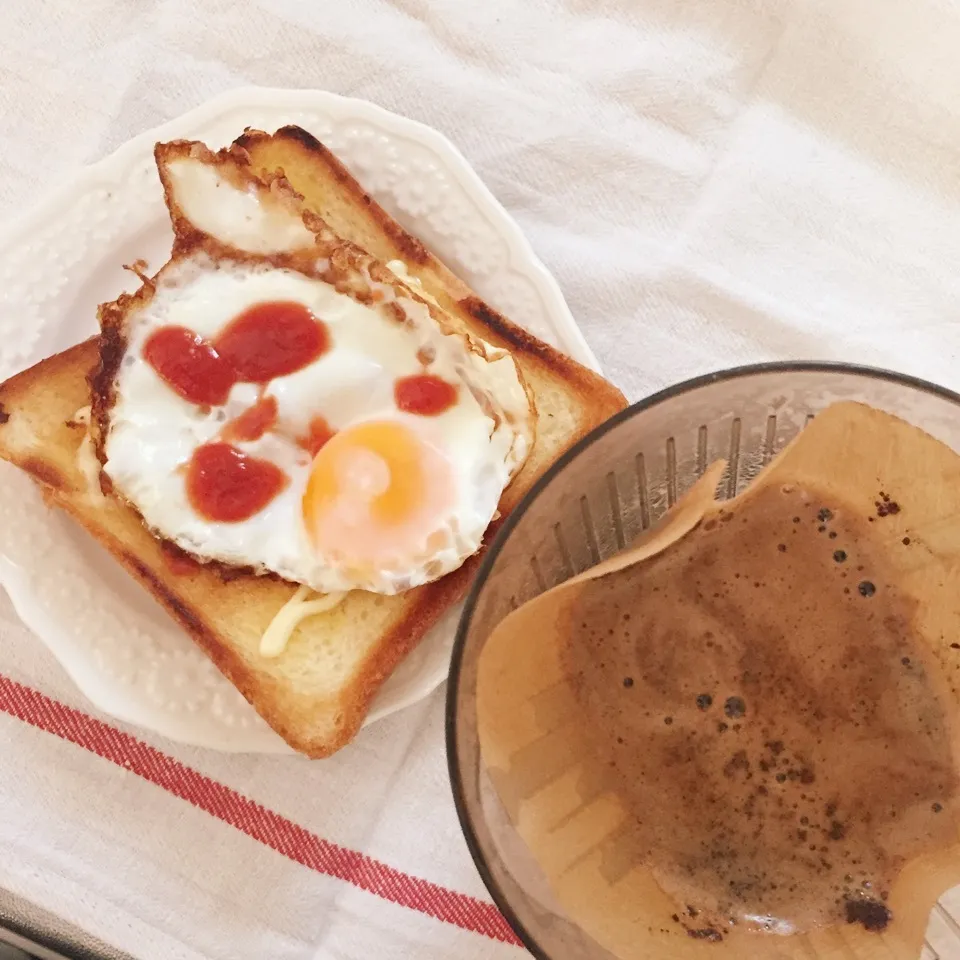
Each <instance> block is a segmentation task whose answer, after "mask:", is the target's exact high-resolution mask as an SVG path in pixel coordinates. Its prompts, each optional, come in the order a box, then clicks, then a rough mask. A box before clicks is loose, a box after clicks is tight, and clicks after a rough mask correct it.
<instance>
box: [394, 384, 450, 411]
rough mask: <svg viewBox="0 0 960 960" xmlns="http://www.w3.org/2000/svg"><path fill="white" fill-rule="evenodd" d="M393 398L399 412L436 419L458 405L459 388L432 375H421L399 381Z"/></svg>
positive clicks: (395, 385) (395, 386)
mask: <svg viewBox="0 0 960 960" xmlns="http://www.w3.org/2000/svg"><path fill="white" fill-rule="evenodd" d="M393 398H394V400H395V401H396V404H397V409H398V410H403V411H404V412H405V413H418V414H420V415H421V416H423V417H435V416H437V415H438V414H440V413H443V412H444V411H445V410H449V409H450V407H452V406H453V405H454V403H456V400H457V388H456V387H455V386H454V385H453V384H452V383H447V381H446V380H441V379H440V377H437V376H434V375H433V374H432V373H419V374H415V375H414V376H412V377H401V378H400V379H399V380H397V382H396V383H395V384H394V385H393Z"/></svg>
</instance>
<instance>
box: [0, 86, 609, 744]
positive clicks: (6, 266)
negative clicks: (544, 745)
mask: <svg viewBox="0 0 960 960" xmlns="http://www.w3.org/2000/svg"><path fill="white" fill-rule="evenodd" d="M291 123H292V124H298V125H299V126H301V127H303V128H305V129H306V130H308V131H309V132H310V133H312V134H313V135H314V136H315V137H317V138H318V139H319V140H322V141H323V142H324V143H325V144H327V145H328V146H329V147H330V148H331V149H332V150H333V151H334V152H335V153H336V154H337V155H338V156H339V157H341V159H343V160H344V161H345V163H346V164H347V165H348V166H349V167H350V168H351V169H352V170H353V171H354V172H355V173H356V175H357V177H358V179H359V180H360V181H361V182H362V183H363V185H364V186H365V188H366V189H367V190H369V191H370V193H371V194H373V196H374V197H375V198H376V199H377V200H378V201H379V202H380V203H381V204H382V205H383V206H384V207H385V208H386V209H387V211H388V212H389V213H391V214H392V215H393V216H395V217H396V218H397V219H398V220H399V221H400V222H401V223H402V224H403V225H404V226H405V227H407V228H408V229H409V230H410V231H411V232H412V233H414V234H415V235H417V236H419V237H420V238H421V239H422V240H423V241H424V242H425V243H426V244H427V245H428V246H429V247H431V248H432V249H433V250H435V251H436V252H437V254H438V255H439V256H440V257H441V259H443V260H444V261H445V262H446V263H447V264H448V265H449V266H450V267H451V269H452V270H454V271H455V272H456V273H458V274H459V275H460V276H461V277H462V278H463V279H464V280H465V281H466V282H467V283H468V284H469V285H470V286H471V287H473V288H474V289H475V290H476V291H477V292H478V293H479V294H480V295H481V296H482V297H484V298H485V299H487V300H488V301H489V302H490V303H491V304H492V305H493V306H495V307H497V308H499V309H500V310H502V311H503V312H504V313H505V314H506V315H507V316H509V317H511V318H512V319H513V320H514V321H515V322H516V323H519V324H521V325H522V326H524V327H526V328H527V329H528V330H530V331H531V332H533V333H535V334H536V335H537V336H539V337H541V338H542V339H544V340H546V341H548V342H550V343H553V344H555V345H557V346H559V347H560V348H561V349H563V350H564V351H566V352H567V353H569V354H570V355H571V356H573V357H575V358H576V359H578V360H580V361H581V362H582V363H585V364H587V365H589V366H591V367H594V368H596V360H595V359H594V357H593V355H592V354H591V352H590V350H589V348H588V347H587V345H586V342H585V341H584V339H583V337H582V335H581V334H580V331H579V330H578V329H577V326H576V324H575V323H574V322H573V318H572V317H571V316H570V313H569V311H568V310H567V307H566V304H565V303H564V301H563V297H562V295H561V293H560V290H559V288H558V286H557V284H556V282H555V281H554V280H553V278H552V277H551V276H550V275H549V274H548V273H547V271H546V269H545V268H544V267H543V265H542V264H541V263H540V261H539V260H537V258H536V256H535V255H534V253H533V251H532V250H531V249H530V247H529V245H528V244H527V242H526V240H525V239H524V238H523V236H522V234H521V233H520V231H519V229H518V228H517V225H516V224H515V223H514V222H513V220H511V219H510V217H509V216H508V214H507V213H506V211H504V209H503V208H502V207H501V206H500V205H499V204H498V203H497V201H496V200H495V199H494V198H493V196H492V195H491V194H490V192H489V191H488V190H487V189H486V187H484V185H483V184H482V183H481V182H480V180H479V179H478V177H477V176H476V174H475V173H474V172H473V171H472V170H471V169H470V167H469V166H468V164H467V162H466V161H465V160H464V158H463V157H462V156H461V154H460V153H459V152H458V151H457V150H456V148H455V147H454V146H453V145H452V144H451V143H450V142H449V141H448V140H446V139H445V138H444V137H443V136H441V135H440V134H439V133H437V132H436V131H435V130H432V129H430V128H429V127H425V126H423V125H422V124H419V123H415V122H414V121H412V120H407V119H404V118H403V117H399V116H397V115H396V114H393V113H388V112H387V111H386V110H383V109H381V108H379V107H376V106H374V105H372V104H369V103H366V102H364V101H360V100H352V99H346V98H343V97H339V96H335V95H333V94H329V93H322V92H319V91H309V90H297V91H293V90H267V89H259V88H250V89H244V90H238V91H235V92H232V93H229V94H227V95H225V96H221V97H218V98H217V99H215V100H213V101H211V102H210V103H208V104H206V105H205V106H203V107H200V108H199V109H197V110H193V111H191V112H190V113H188V114H186V115H185V116H183V117H181V118H180V119H179V120H174V121H172V122H171V123H168V124H165V125H164V126H162V127H158V128H156V129H155V130H151V131H149V132H147V133H145V134H143V135H141V136H139V137H136V138H135V139H134V140H131V141H130V142H129V143H127V144H126V145H124V146H123V147H121V148H120V149H119V150H117V152H116V153H114V154H113V155H112V156H110V157H107V158H106V159H105V160H102V161H100V162H99V163H97V164H95V165H94V166H92V167H88V168H86V169H85V170H83V171H81V172H80V174H79V175H77V176H76V177H75V178H74V179H73V180H72V181H71V182H70V183H67V184H65V185H64V186H63V187H61V188H60V189H59V190H58V191H57V192H56V193H54V194H53V195H52V196H50V197H49V198H48V199H47V201H46V202H45V203H43V204H42V205H41V206H39V207H38V208H37V209H35V210H34V211H33V212H32V213H30V214H29V215H28V216H27V217H25V218H24V219H23V220H21V221H20V222H19V223H17V224H16V225H15V226H14V227H13V228H12V229H10V230H8V231H6V232H5V233H4V235H3V236H2V238H0V291H2V297H3V308H2V313H0V379H4V378H6V377H7V376H9V375H10V374H12V373H15V372H16V371H17V370H20V369H23V368H24V367H26V366H29V365H30V364H32V363H34V362H36V361H37V360H40V359H41V358H43V357H46V356H49V355H50V354H52V353H55V352H57V351H59V350H63V349H64V348H66V347H69V346H71V345H72V344H74V343H78V342H79V341H80V340H83V339H85V338H86V337H88V336H89V335H90V334H92V333H94V332H95V329H96V322H95V316H96V306H97V304H98V303H100V302H102V301H105V300H112V299H114V298H115V297H116V296H117V295H118V293H119V292H120V291H121V290H122V289H132V287H133V285H134V284H133V283H132V282H131V281H132V278H131V276H130V275H129V274H127V273H126V272H125V271H124V270H123V269H122V267H121V265H122V264H124V263H129V262H131V261H132V260H134V259H136V258H138V257H142V258H144V259H146V260H147V262H148V263H149V264H150V265H151V266H152V267H154V268H156V267H159V266H160V265H161V264H162V263H163V262H164V261H165V260H166V259H167V256H168V254H169V250H170V242H171V233H170V229H169V225H168V221H167V215H166V209H165V208H164V205H163V195H162V192H161V189H160V184H159V181H158V180H157V175H156V170H155V167H154V164H153V156H152V151H153V145H154V143H156V142H157V141H158V140H172V139H175V138H179V137H182V138H189V139H199V140H203V141H205V142H206V143H207V144H208V145H209V146H211V147H213V148H219V147H222V146H225V145H226V144H228V143H230V142H231V141H232V140H233V139H235V138H236V137H237V136H238V135H239V134H240V133H241V132H242V131H243V129H244V128H245V127H248V126H250V127H255V128H259V129H262V130H268V131H273V130H275V129H277V128H278V127H281V126H284V125H285V124H291ZM0 582H2V583H3V585H4V587H6V589H7V591H8V593H9V594H10V597H11V598H12V600H13V603H14V606H15V607H16V609H17V612H18V613H19V614H20V616H21V617H22V618H23V620H24V621H25V622H26V624H27V625H28V626H29V627H30V628H31V629H32V630H33V631H34V632H35V633H36V634H37V636H38V637H40V639H41V640H43V642H44V643H46V645H47V646H48V647H49V648H50V650H51V651H52V652H53V654H54V655H55V656H56V657H57V658H58V659H59V660H60V662H61V663H62V664H63V666H64V667H65V668H66V670H67V671H68V672H69V673H70V675H71V676H72V677H73V679H74V681H75V682H76V684H77V686H78V687H80V689H81V690H82V691H83V693H84V694H86V696H87V697H88V698H89V699H90V700H91V701H92V702H93V703H94V704H95V705H96V706H97V707H99V708H100V709H101V710H104V711H106V712H107V713H109V714H112V715H113V716H115V717H117V718H119V719H121V720H125V721H128V722H130V723H135V724H138V725H140V726H143V727H146V728H149V729H150V730H154V731H156V732H157V733H160V734H163V735H164V736H167V737H170V738H172V739H174V740H179V741H182V742H185V743H191V744H196V745H198V746H205V747H213V748H216V749H221V750H232V751H258V752H286V751H288V749H289V748H288V747H287V746H286V744H284V743H283V741H282V740H281V739H280V738H279V737H278V736H277V735H276V734H275V733H274V732H273V731H272V730H270V728H269V727H267V725H266V724H265V723H264V722H263V721H262V720H261V719H260V717H259V716H257V714H256V713H255V712H254V710H253V708H252V707H250V705H249V704H248V703H247V702H246V701H245V700H244V699H243V698H242V697H241V696H240V694H239V693H238V692H237V691H236V690H235V689H234V688H233V687H232V686H231V685H230V684H229V683H228V682H227V681H226V680H225V679H224V678H223V677H222V676H221V675H220V673H219V672H218V671H217V670H216V668H215V667H214V666H213V664H212V663H211V662H210V661H209V660H207V658H206V657H205V656H204V655H203V654H202V653H201V652H200V650H199V649H198V648H196V647H195V646H194V645H193V643H192V642H191V641H190V639H189V638H188V637H187V636H186V635H185V634H184V633H183V632H182V631H181V630H180V629H179V628H178V627H177V626H175V625H174V624H173V622H172V621H171V620H170V619H169V618H168V617H167V615H166V614H165V613H164V612H163V610H162V609H161V608H160V607H159V606H158V605H157V604H156V603H155V602H154V600H153V598H152V597H150V596H149V595H148V594H147V593H146V592H145V591H143V590H142V589H141V588H140V587H139V586H138V585H137V584H136V583H135V582H134V581H133V580H131V579H130V578H129V577H128V576H127V574H126V573H125V572H124V571H123V570H122V569H121V568H120V567H119V566H118V565H117V564H116V563H115V562H114V561H113V560H112V559H111V557H110V556H109V555H108V554H107V553H106V552H105V551H104V550H103V549H102V548H100V547H99V545H98V544H97V543H96V542H95V541H93V540H92V539H91V538H90V537H88V536H87V535H86V534H85V533H84V532H83V531H82V530H80V529H79V528H78V527H76V526H75V525H74V524H73V523H72V522H71V521H70V520H68V519H67V518H66V517H65V516H63V515H61V514H60V513H59V512H57V511H51V510H48V509H47V508H46V507H45V506H44V504H43V502H42V500H41V497H40V495H39V492H38V491H37V490H36V489H35V487H34V485H33V484H32V483H31V481H30V480H29V479H28V478H27V477H26V476H24V475H22V474H21V473H20V472H19V471H18V470H16V469H15V468H13V467H10V466H9V465H7V464H0ZM457 613H458V611H452V612H451V614H450V615H449V616H448V617H447V618H445V620H444V621H443V622H442V623H441V624H440V625H438V626H437V627H436V628H435V629H434V630H432V631H431V632H430V634H429V635H428V636H427V637H426V638H425V639H424V641H423V642H422V643H421V644H420V646H419V647H418V648H417V649H416V650H415V651H414V652H413V653H412V654H411V655H410V656H409V657H407V659H406V660H405V661H404V662H403V663H402V664H401V665H400V667H398V669H397V670H396V671H395V673H394V674H393V676H391V677H390V679H389V680H388V681H387V683H386V684H384V686H383V688H382V690H381V691H380V693H379V694H378V696H377V698H376V701H375V702H374V705H373V710H372V711H371V713H370V715H369V716H368V718H367V723H372V722H373V721H374V720H377V719H379V718H381V717H384V716H386V715H387V714H389V713H392V712H394V711H395V710H399V709H401V708H402V707H405V706H407V705H409V704H411V703H414V702H416V701H417V700H420V699H422V698H423V697H425V696H427V694H429V693H430V692H431V691H433V690H434V689H435V688H436V687H437V686H438V685H439V684H440V683H442V682H443V680H444V679H445V678H446V675H447V668H448V665H449V653H450V645H451V642H452V639H453V633H454V629H455V626H456V615H457Z"/></svg>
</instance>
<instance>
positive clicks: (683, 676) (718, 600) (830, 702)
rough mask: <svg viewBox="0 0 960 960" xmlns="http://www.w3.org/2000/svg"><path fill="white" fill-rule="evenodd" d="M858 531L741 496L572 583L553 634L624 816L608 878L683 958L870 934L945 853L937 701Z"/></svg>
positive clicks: (902, 609)
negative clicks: (704, 947)
mask: <svg viewBox="0 0 960 960" xmlns="http://www.w3.org/2000/svg"><path fill="white" fill-rule="evenodd" d="M872 526H873V525H872V524H871V523H868V521H867V519H866V518H865V517H861V516H858V515H856V514H855V513H854V511H852V510H851V509H849V508H848V507H846V506H845V505H844V504H842V503H839V502H837V501H836V500H835V499H834V500H832V501H827V500H826V499H822V498H818V494H817V493H816V491H813V490H810V489H809V488H808V489H807V490H806V491H800V490H794V489H792V488H789V487H784V488H780V487H776V486H769V487H766V488H764V489H758V490H757V491H756V493H755V495H751V496H749V497H747V498H745V499H744V500H743V501H741V502H737V503H736V504H735V505H734V506H733V508H732V510H723V509H721V510H720V511H719V512H714V513H711V514H710V515H708V517H707V518H706V519H705V520H704V521H703V522H702V523H701V524H700V526H699V527H698V528H696V529H695V530H693V531H692V532H691V533H690V534H688V535H687V536H686V537H684V538H683V539H681V540H680V541H678V542H677V543H675V544H674V545H673V546H672V547H671V548H670V549H668V550H666V551H664V552H663V553H660V554H658V555H656V556H654V557H652V558H650V559H648V560H646V561H642V562H640V563H638V564H636V565H634V566H632V567H628V568H627V569H625V570H622V571H620V572H617V573H614V574H610V575H608V576H605V577H600V578H597V579H594V580H590V581H588V582H586V583H585V584H584V586H583V588H582V590H581V592H580V594H579V597H578V599H577V600H576V602H575V603H574V604H573V607H572V612H571V616H570V622H569V624H568V625H567V628H566V629H564V630H562V631H560V633H561V635H562V636H563V638H564V639H563V651H562V660H563V662H564V665H565V668H566V670H567V672H568V675H569V677H570V678H571V682H572V686H573V690H574V693H575V696H576V700H577V703H578V705H579V708H580V709H581V711H582V722H581V723H578V724H577V730H578V733H577V736H579V737H582V738H583V743H582V744H581V746H582V748H583V755H584V756H587V757H589V758H590V761H589V764H590V769H587V770H585V771H584V780H585V782H587V781H589V782H591V783H592V784H594V785H596V784H597V783H598V782H602V783H603V784H604V785H605V788H606V789H610V790H613V791H614V792H616V793H617V794H618V795H619V796H620V798H621V799H622V802H623V804H624V806H625V809H626V810H627V811H628V812H629V814H630V816H629V822H628V823H627V824H626V825H625V826H624V827H623V829H622V830H621V831H620V832H619V834H618V836H617V837H616V838H615V840H614V841H611V842H607V843H606V844H605V846H604V851H603V871H604V873H605V874H606V875H607V876H608V878H609V879H610V880H611V882H613V881H614V880H615V879H616V878H617V877H618V876H621V875H623V874H625V873H626V872H627V871H628V870H629V869H630V868H631V867H633V866H636V865H638V864H643V865H645V866H646V867H648V868H649V869H650V870H651V871H653V873H654V874H655V876H656V878H657V881H658V882H659V883H660V885H661V886H662V887H663V889H664V890H665V891H666V892H667V893H668V894H670V895H671V897H672V898H673V899H674V900H675V901H676V903H677V904H678V912H677V915H676V917H675V918H674V919H675V920H676V922H678V923H680V924H682V925H684V926H685V927H686V928H687V931H688V932H689V933H690V935H691V936H694V937H698V938H703V939H705V940H711V939H720V938H722V936H723V935H724V934H725V932H726V931H728V930H729V929H730V928H731V925H732V924H738V925H743V924H746V925H748V926H755V927H760V928H761V929H770V930H776V931H779V932H784V933H786V932H790V931H803V930H809V929H812V928H813V927H815V926H817V925H820V924H832V923H837V922H841V923H842V922H851V923H860V924H862V925H863V926H864V927H866V928H867V929H869V930H882V929H884V928H885V927H886V925H887V924H888V922H889V921H890V919H891V914H890V911H889V910H888V908H887V906H886V904H885V901H886V897H887V893H888V891H889V889H890V887H891V886H892V884H893V881H894V879H895V878H896V876H897V874H898V873H899V871H900V869H901V868H902V867H903V865H904V864H905V863H906V862H907V861H908V860H910V859H911V858H912V857H914V856H917V855H919V854H920V853H922V852H924V851H928V850H935V849H937V848H938V847H940V846H946V845H948V844H950V843H952V842H953V841H954V840H955V838H956V836H957V822H958V818H957V814H958V786H960V781H958V773H957V769H956V765H955V762H954V758H953V754H952V750H951V741H950V732H949V730H948V724H947V720H946V715H945V712H944V708H943V701H942V693H941V689H940V685H939V684H940V680H939V679H938V674H937V671H936V669H935V667H934V666H933V664H932V663H928V661H927V656H928V653H927V652H926V648H925V645H924V644H923V642H922V641H921V639H920V637H919V634H918V631H917V629H916V626H915V622H914V621H915V616H916V613H917V609H916V607H917V605H916V602H915V601H914V600H913V599H912V598H910V597H908V596H907V595H905V594H904V593H903V592H902V591H900V590H899V589H898V588H897V586H896V583H895V582H894V581H895V576H894V574H893V568H892V567H891V565H890V563H889V560H888V558H887V557H886V556H885V553H884V549H883V548H882V547H881V546H880V545H878V543H877V541H876V537H875V535H873V531H872V529H871V528H872ZM928 668H929V669H928ZM594 789H595V786H594Z"/></svg>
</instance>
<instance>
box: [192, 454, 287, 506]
mask: <svg viewBox="0 0 960 960" xmlns="http://www.w3.org/2000/svg"><path fill="white" fill-rule="evenodd" d="M287 483H288V479H287V476H286V474H285V473H284V472H283V471H282V470H281V469H280V468H279V467H278V466H277V465H276V464H275V463H272V462H271V461H270V460H262V459H260V458H259V457H251V456H248V455H247V454H245V453H243V452H242V451H241V450H238V449H237V448H236V447H234V446H231V445H230V444H229V443H207V444H204V445H203V446H201V447H197V449H196V450H195V451H194V453H193V456H192V457H191V458H190V463H189V465H188V467H187V498H188V499H189V501H190V505H191V506H192V507H193V509H194V510H195V511H196V512H197V513H198V514H199V515H200V516H201V517H203V518H204V519H206V520H211V521H213V522H215V523H238V522H240V521H242V520H248V519H249V518H250V517H252V516H255V515H256V514H257V513H259V512H260V511H261V510H262V509H263V508H264V507H265V506H266V505H267V504H268V503H270V501H271V500H273V498H274V497H276V496H277V494H278V493H280V491H281V490H283V488H284V487H285V486H286V485H287Z"/></svg>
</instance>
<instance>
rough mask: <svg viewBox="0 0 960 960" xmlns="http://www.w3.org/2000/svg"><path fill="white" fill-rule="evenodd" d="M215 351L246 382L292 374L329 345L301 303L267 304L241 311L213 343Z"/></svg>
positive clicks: (320, 325) (321, 327)
mask: <svg viewBox="0 0 960 960" xmlns="http://www.w3.org/2000/svg"><path fill="white" fill-rule="evenodd" d="M215 346H216V349H217V352H218V353H219V354H220V355H221V356H222V357H224V358H225V359H226V360H227V361H228V362H229V363H230V365H231V366H232V367H233V369H234V370H236V372H237V379H238V380H242V381H244V382H246V383H267V382H268V381H270V380H273V379H274V378H275V377H283V376H286V375H287V374H290V373H296V372H297V370H302V369H303V368H304V367H306V366H307V365H309V364H311V363H313V361H314V360H316V359H317V358H318V357H320V356H321V355H322V354H323V353H325V352H326V350H327V349H328V348H329V346H330V337H329V334H328V333H327V328H326V325H325V324H323V323H322V322H321V321H319V320H318V319H317V318H316V317H315V316H314V315H313V314H312V313H311V312H310V311H309V310H308V309H307V308H306V307H305V306H304V305H303V304H302V303H296V302H294V301H271V302H267V303H258V304H255V305H254V306H252V307H250V308H249V309H248V310H245V311H244V312H243V313H241V314H240V315H239V316H238V317H236V318H235V319H234V320H231V321H230V323H229V324H228V325H227V326H226V327H225V328H224V329H223V331H222V332H221V333H220V334H219V335H218V336H217V338H216V340H215Z"/></svg>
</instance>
